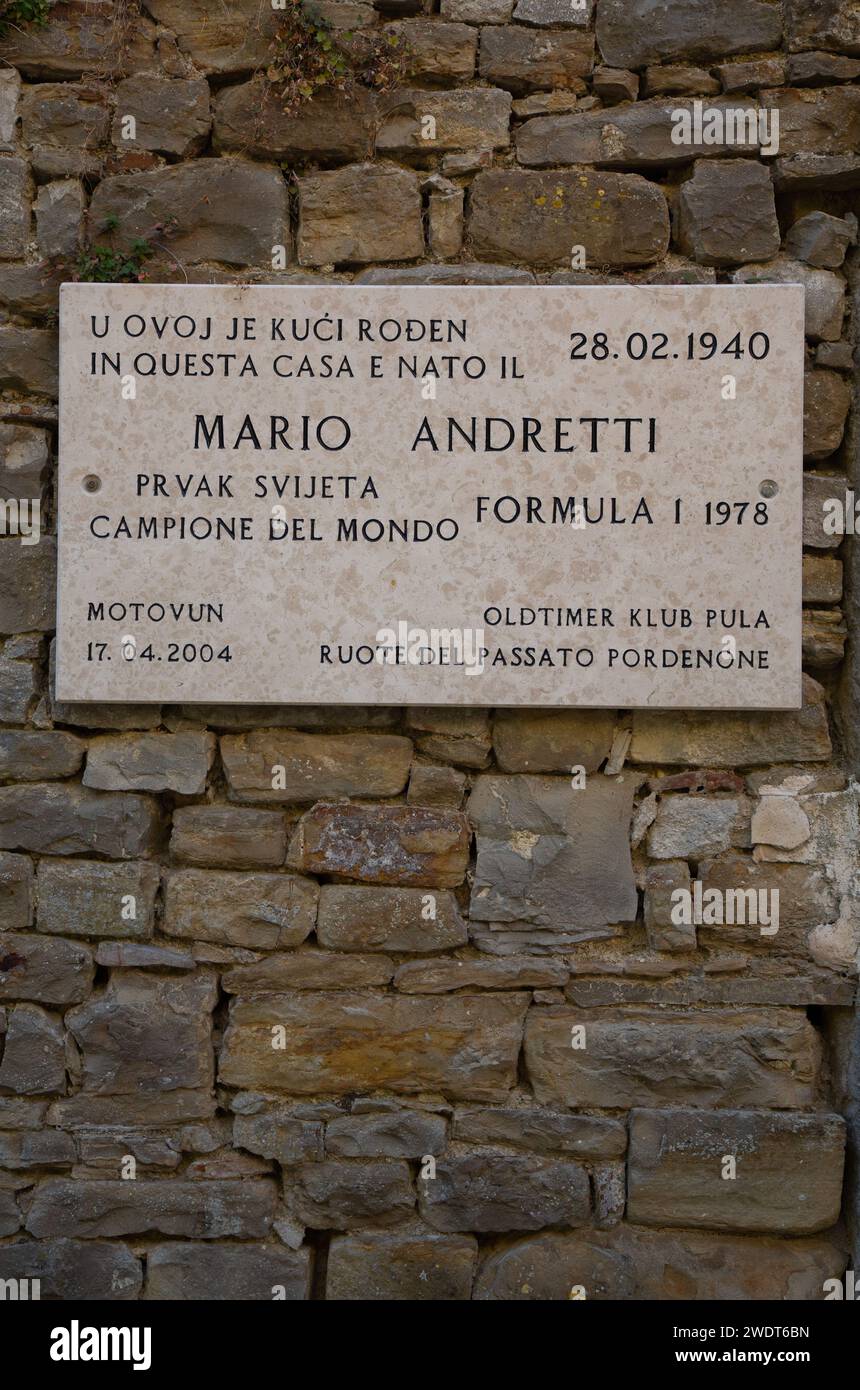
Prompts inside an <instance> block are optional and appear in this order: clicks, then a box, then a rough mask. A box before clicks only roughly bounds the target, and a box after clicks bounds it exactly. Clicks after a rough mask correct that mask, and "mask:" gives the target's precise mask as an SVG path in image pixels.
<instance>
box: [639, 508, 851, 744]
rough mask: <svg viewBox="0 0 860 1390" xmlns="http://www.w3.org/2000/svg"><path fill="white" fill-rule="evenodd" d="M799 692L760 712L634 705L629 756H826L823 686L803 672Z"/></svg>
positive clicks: (825, 717) (827, 739) (827, 740)
mask: <svg viewBox="0 0 860 1390" xmlns="http://www.w3.org/2000/svg"><path fill="white" fill-rule="evenodd" d="M836 495H837V496H838V495H839V494H838V493H837V494H836ZM803 698H804V703H803V708H802V709H800V710H785V711H781V710H769V711H768V712H767V713H766V714H758V713H756V712H755V711H752V710H744V711H743V712H742V713H734V712H720V713H711V712H708V711H701V710H700V711H691V710H688V711H683V712H677V713H676V714H675V715H674V716H673V717H672V719H668V720H667V719H666V718H665V717H664V716H663V715H660V714H655V713H654V712H653V711H651V710H636V711H635V712H634V715H633V742H632V743H631V745H630V751H629V754H628V757H629V760H630V761H631V762H632V763H657V764H661V763H662V764H668V765H671V766H679V765H680V766H686V767H744V766H751V765H754V764H756V763H771V762H795V761H796V762H818V761H826V760H827V759H828V758H829V757H830V751H831V750H830V734H829V732H828V727H827V711H826V708H825V704H824V691H823V690H822V688H821V686H820V685H818V683H817V682H816V681H814V680H812V679H811V677H809V676H804V680H803Z"/></svg>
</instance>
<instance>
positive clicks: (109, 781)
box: [83, 733, 215, 796]
mask: <svg viewBox="0 0 860 1390" xmlns="http://www.w3.org/2000/svg"><path fill="white" fill-rule="evenodd" d="M214 756H215V735H214V734H195V733H187V734H105V735H103V736H102V737H100V738H94V739H91V740H90V746H89V752H88V754H87V765H86V768H85V770H84V777H83V782H84V786H85V787H96V788H98V789H99V790H101V791H137V792H164V791H172V792H181V793H182V794H183V795H184V796H200V795H202V793H203V792H204V791H205V790H206V777H207V774H208V772H209V768H210V767H211V765H212V759H213V757H214Z"/></svg>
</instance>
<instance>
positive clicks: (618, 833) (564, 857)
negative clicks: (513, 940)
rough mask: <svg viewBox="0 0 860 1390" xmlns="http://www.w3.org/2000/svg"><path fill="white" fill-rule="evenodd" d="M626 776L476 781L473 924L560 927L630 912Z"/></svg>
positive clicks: (617, 918)
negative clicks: (580, 781) (579, 781)
mask: <svg viewBox="0 0 860 1390" xmlns="http://www.w3.org/2000/svg"><path fill="white" fill-rule="evenodd" d="M633 792H634V785H633V782H632V780H631V779H630V778H628V779H627V780H626V781H625V779H624V778H623V776H622V777H621V778H612V779H609V778H605V777H592V778H590V779H589V781H588V783H587V785H586V786H585V787H582V788H579V789H578V790H574V789H573V788H572V787H571V785H570V780H569V778H561V777H558V778H553V777H531V776H525V777H507V776H506V777H499V776H494V775H489V774H487V775H485V776H483V777H480V778H479V779H478V780H477V782H476V784H475V789H474V791H473V792H472V795H471V797H470V799H469V806H468V811H469V816H470V818H471V819H472V820H473V821H474V822H475V826H476V830H477V844H478V862H477V865H476V868H475V877H474V883H473V887H472V898H471V906H470V914H471V917H472V919H473V921H479V922H515V923H519V924H526V923H533V924H534V925H535V926H541V927H550V928H559V929H563V928H565V927H567V926H569V925H570V926H573V925H575V926H577V927H586V928H587V927H595V926H602V925H605V924H607V923H615V922H626V921H630V920H632V919H633V918H634V917H635V915H636V906H637V897H636V888H635V884H634V882H633V870H632V866H631V862H630V844H629V831H630V815H631V810H632V805H633Z"/></svg>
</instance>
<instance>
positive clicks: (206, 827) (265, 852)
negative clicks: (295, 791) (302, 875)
mask: <svg viewBox="0 0 860 1390" xmlns="http://www.w3.org/2000/svg"><path fill="white" fill-rule="evenodd" d="M170 853H171V854H172V855H173V857H174V859H182V860H184V861H185V862H186V863H187V864H197V865H203V866H206V865H211V866H213V867H218V868H223V867H229V868H233V869H262V868H277V867H279V866H280V865H281V864H283V862H284V859H285V858H286V855H287V830H286V824H285V822H284V817H283V814H282V813H281V812H279V811H257V810H254V809H252V808H251V807H246V806H242V807H238V806H235V807H234V806H179V807H177V808H176V810H175V811H174V812H173V832H172V834H171V837H170Z"/></svg>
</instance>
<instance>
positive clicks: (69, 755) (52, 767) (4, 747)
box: [0, 729, 87, 782]
mask: <svg viewBox="0 0 860 1390" xmlns="http://www.w3.org/2000/svg"><path fill="white" fill-rule="evenodd" d="M86 747H87V745H86V743H85V741H84V740H83V739H81V738H76V737H75V735H74V734H66V733H61V732H59V731H55V732H50V733H49V732H45V733H30V732H27V731H19V730H17V729H15V730H8V731H6V732H0V777H3V778H8V779H9V780H10V781H13V780H14V781H16V782H41V781H42V780H43V779H46V778H53V777H73V776H74V774H75V773H76V772H77V771H78V769H79V768H80V766H81V763H82V762H83V760H84V753H85V752H86Z"/></svg>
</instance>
